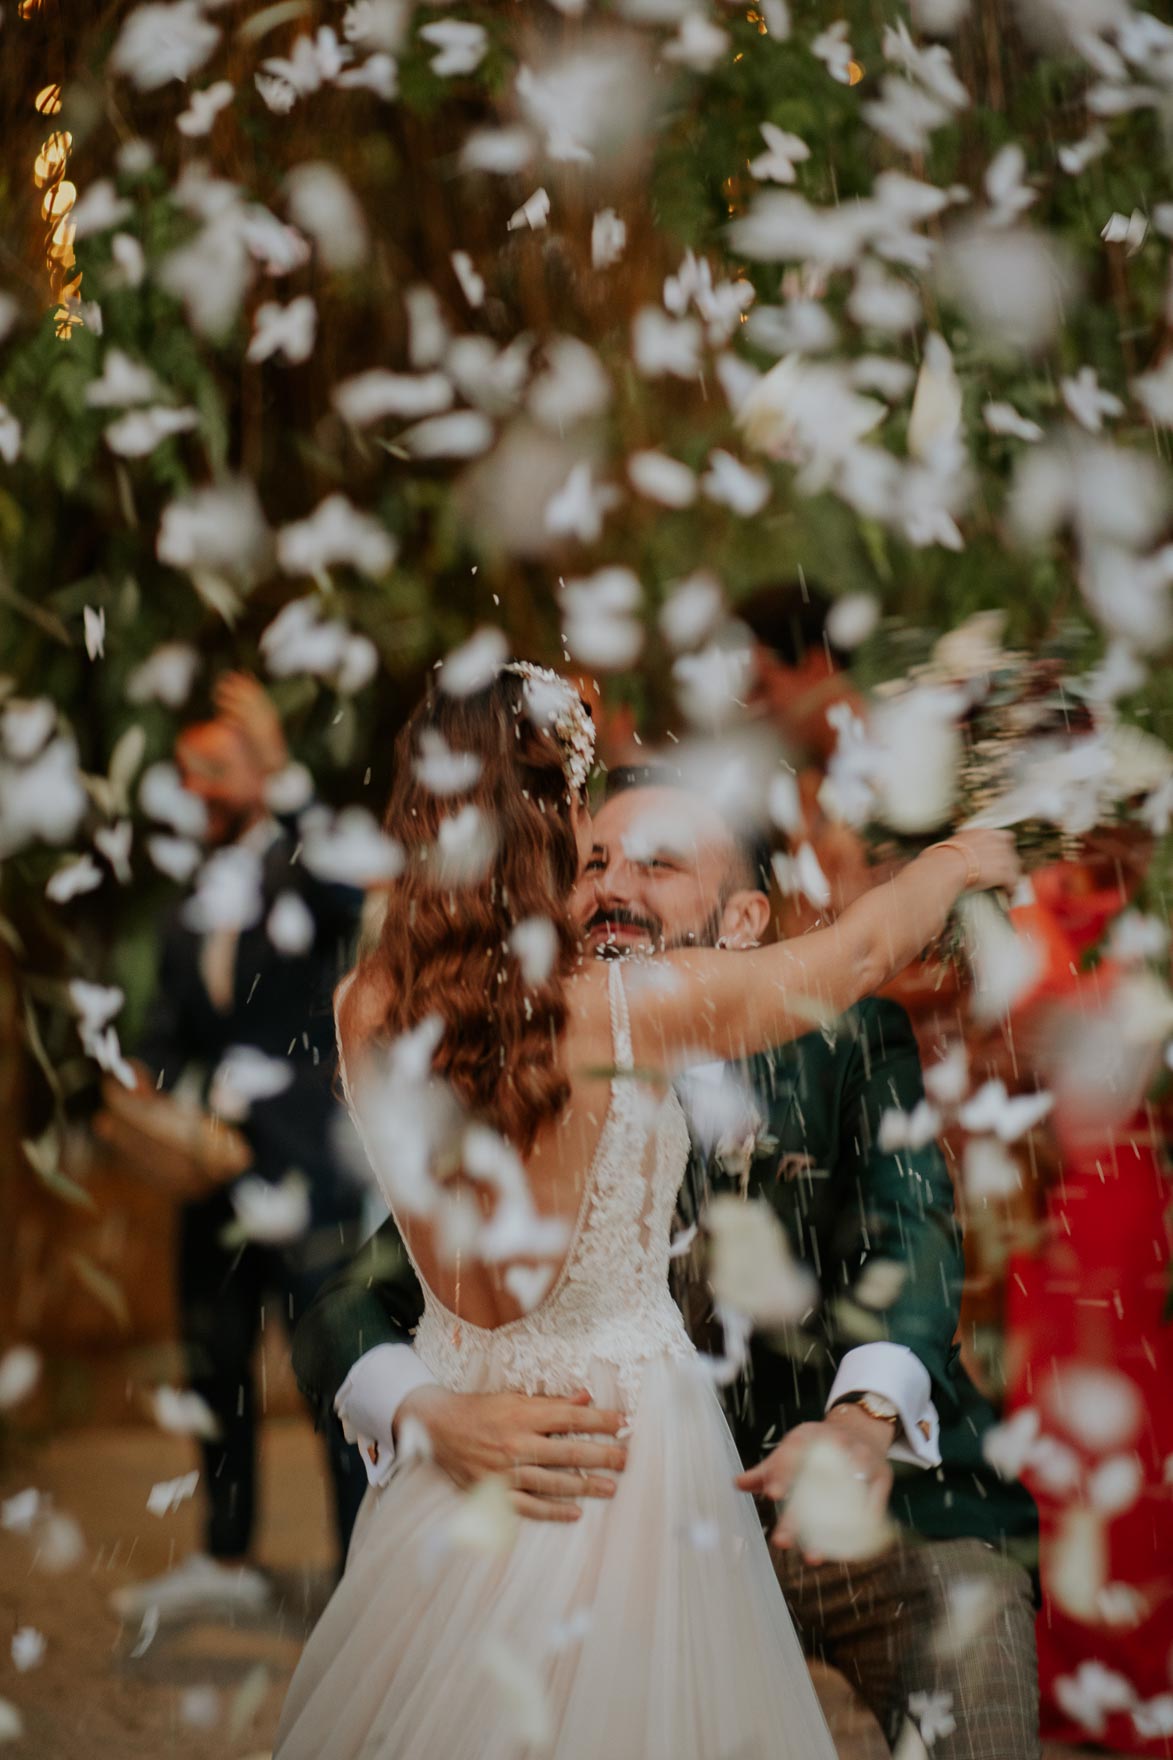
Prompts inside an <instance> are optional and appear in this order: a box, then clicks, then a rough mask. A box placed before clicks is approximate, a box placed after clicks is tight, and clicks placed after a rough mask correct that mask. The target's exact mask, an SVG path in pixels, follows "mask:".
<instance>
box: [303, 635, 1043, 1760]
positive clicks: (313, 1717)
mask: <svg viewBox="0 0 1173 1760" xmlns="http://www.w3.org/2000/svg"><path fill="white" fill-rule="evenodd" d="M593 751H594V736H593V728H592V724H591V721H590V717H589V712H588V711H587V710H586V708H585V706H584V705H583V704H582V702H581V701H580V699H579V698H578V696H577V694H576V693H575V692H574V691H573V690H572V688H571V687H570V686H569V685H568V684H567V683H566V682H565V681H564V680H562V679H560V678H558V677H557V676H556V675H555V674H553V673H549V672H545V671H544V670H542V669H539V668H536V667H532V666H530V665H528V664H526V663H514V664H512V665H509V666H506V667H504V668H503V669H502V670H501V671H500V672H499V673H498V675H497V677H496V678H495V679H494V680H493V681H492V682H491V683H490V684H488V685H487V686H485V687H484V688H482V689H480V690H477V691H475V692H473V693H471V694H465V695H456V694H453V693H452V692H447V691H445V689H444V679H443V675H442V674H441V676H440V681H439V688H438V689H437V690H436V691H435V692H434V694H432V695H430V696H429V697H428V698H427V699H426V700H425V701H424V702H423V703H422V704H421V705H420V706H419V707H418V708H417V710H416V712H415V713H414V715H413V716H412V718H411V720H410V721H409V723H408V724H407V726H406V728H405V729H404V731H403V733H402V735H401V736H400V742H399V746H398V749H397V754H396V774H395V782H394V787H393V791H392V796H391V802H390V807H389V809H388V814H387V830H388V832H389V833H390V834H391V835H392V836H393V837H395V838H396V839H397V840H398V841H399V843H400V844H401V845H402V846H403V848H404V850H405V852H406V866H405V870H404V872H403V875H402V877H401V878H400V879H399V880H398V881H397V882H396V883H395V884H394V886H393V887H392V888H391V893H390V898H389V901H388V908H387V912H386V916H385V919H384V924H383V928H382V931H381V936H380V939H379V942H378V944H377V946H376V947H375V948H374V949H373V951H372V952H370V953H369V954H368V955H367V956H366V957H365V958H363V959H362V960H360V963H359V965H358V966H357V968H356V970H355V971H354V972H353V973H352V974H351V975H350V977H349V978H348V979H346V980H345V982H344V984H343V985H342V986H341V987H340V989H339V995H338V1002H337V1013H338V1029H339V1048H340V1062H341V1068H342V1074H343V1081H344V1083H345V1084H346V1087H347V1096H348V1099H349V1100H350V1102H351V1105H352V1109H353V1111H354V1113H355V1118H356V1123H357V1124H358V1127H359V1130H360V1132H361V1134H362V1135H363V1138H364V1141H365V1144H366V1148H367V1153H368V1155H369V1157H370V1159H371V1162H372V1165H373V1168H374V1171H375V1174H376V1176H377V1177H378V1179H379V1181H380V1184H381V1185H382V1187H383V1189H384V1192H385V1195H386V1196H387V1198H388V1201H389V1203H390V1205H391V1207H392V1209H393V1211H394V1214H395V1218H396V1222H397V1224H398V1226H399V1228H400V1231H401V1233H402V1236H403V1239H404V1241H405V1243H406V1245H407V1247H408V1250H409V1252H410V1254H411V1257H412V1260H413V1262H414V1264H415V1266H416V1269H417V1271H418V1273H419V1276H420V1280H421V1282H422V1284H423V1288H424V1295H425V1310H424V1315H423V1319H422V1320H421V1322H420V1326H419V1330H418V1333H417V1335H416V1341H415V1343H416V1350H417V1353H418V1355H419V1356H420V1357H421V1359H422V1360H423V1362H424V1363H425V1364H426V1366H427V1368H428V1369H429V1370H430V1371H431V1374H432V1375H433V1376H434V1377H435V1378H436V1379H437V1380H438V1381H440V1382H441V1383H442V1384H443V1385H445V1386H447V1387H449V1388H451V1389H455V1390H459V1391H466V1392H488V1391H500V1390H505V1389H512V1390H518V1391H523V1392H527V1393H539V1392H540V1393H547V1394H557V1395H563V1396H574V1395H578V1394H580V1393H581V1390H583V1389H588V1390H589V1392H590V1395H591V1397H592V1398H593V1400H594V1401H595V1403H596V1404H597V1405H600V1406H604V1407H612V1408H615V1409H618V1410H621V1411H623V1412H624V1413H625V1414H626V1416H627V1422H628V1429H627V1436H626V1446H627V1450H628V1453H627V1461H626V1467H625V1470H624V1471H623V1473H622V1475H621V1476H619V1477H618V1478H617V1479H616V1480H615V1482H614V1493H613V1495H612V1496H611V1497H610V1498H602V1499H600V1498H590V1499H584V1500H583V1503H582V1505H581V1507H580V1508H579V1510H578V1515H577V1519H576V1520H575V1521H574V1522H573V1523H567V1524H548V1523H543V1522H526V1523H522V1524H520V1526H516V1525H515V1531H512V1530H511V1529H510V1528H509V1520H510V1513H509V1509H508V1504H507V1500H506V1498H505V1496H504V1494H502V1497H501V1500H500V1501H501V1508H500V1511H499V1513H498V1514H497V1515H496V1516H494V1514H493V1500H492V1495H491V1493H492V1487H491V1486H490V1487H489V1490H488V1492H487V1493H486V1492H485V1491H484V1490H483V1489H482V1491H481V1492H480V1493H478V1494H477V1498H478V1500H479V1501H478V1503H477V1504H476V1505H474V1504H472V1503H471V1502H470V1501H469V1500H468V1499H467V1498H466V1497H465V1495H464V1494H463V1493H462V1492H460V1491H458V1490H457V1489H456V1487H455V1486H454V1485H453V1483H452V1481H451V1480H450V1479H448V1478H447V1476H446V1475H445V1474H444V1473H443V1472H441V1471H440V1470H439V1468H438V1467H436V1466H435V1465H434V1464H433V1463H432V1462H431V1461H429V1460H428V1459H427V1458H426V1451H425V1450H418V1451H416V1452H415V1453H414V1454H412V1452H411V1450H410V1447H408V1446H406V1443H407V1439H406V1438H402V1437H401V1439H400V1443H401V1447H400V1455H401V1458H403V1464H402V1465H401V1466H400V1468H399V1470H398V1471H397V1473H396V1474H395V1476H394V1477H393V1478H392V1479H391V1480H390V1482H389V1483H388V1484H387V1485H386V1487H385V1488H384V1489H382V1490H372V1491H369V1492H368V1494H367V1498H366V1501H365V1503H364V1505H363V1508H362V1510H361V1512H360V1514H359V1518H358V1523H357V1526H356V1528H355V1532H354V1537H353V1540H352V1543H351V1548H350V1555H349V1559H348V1561H347V1567H346V1573H345V1575H344V1577H343V1579H342V1582H341V1584H340V1585H339V1587H338V1589H337V1591H336V1592H335V1594H334V1597H333V1599H332V1600H331V1602H330V1604H329V1606H328V1607H327V1609H326V1611H325V1613H324V1615H323V1617H322V1619H321V1621H320V1623H319V1624H318V1626H317V1627H316V1629H315V1631H314V1632H313V1634H312V1635H311V1637H310V1640H309V1643H308V1645H307V1647H306V1650H305V1653H304V1655H303V1657H302V1659H301V1662H300V1664H299V1666H298V1669H297V1672H296V1674H295V1675H294V1678H293V1682H292V1685H291V1687H290V1690H289V1695H288V1698H287V1700H286V1703H285V1708H284V1711H283V1714H282V1719H281V1726H280V1730H279V1733H278V1739H277V1746H276V1751H275V1760H360V1757H361V1760H522V1757H523V1756H524V1757H526V1760H529V1757H531V1756H532V1757H535V1760H536V1757H537V1756H547V1755H548V1756H554V1757H555V1760H596V1757H597V1760H602V1757H603V1756H607V1757H608V1760H669V1757H671V1760H767V1757H769V1760H833V1756H834V1747H833V1745H832V1742H831V1738H830V1735H829V1733H828V1731H827V1728H826V1725H825V1723H824V1721H823V1718H822V1715H821V1712H820V1710H819V1705H818V1701H817V1699H816V1697H815V1694H814V1691H813V1689H812V1687H811V1684H810V1680H809V1677H808V1674H807V1670H806V1665H805V1663H804V1661H803V1657H802V1653H801V1650H800V1648H799V1645H798V1642H797V1639H796V1637H795V1634H794V1631H793V1628H792V1626H791V1623H790V1618H789V1615H788V1613H787V1610H786V1606H785V1603H784V1602H783V1599H782V1594H781V1591H780V1589H779V1588H778V1585H777V1581H776V1579H775V1576H774V1571H773V1567H772V1565H771V1562H770V1557H769V1553H768V1550H767V1547H766V1543H765V1541H764V1539H763V1537H762V1533H761V1529H760V1527H759V1523H758V1518H757V1515H756V1512H755V1507H754V1504H753V1503H752V1501H751V1499H750V1498H749V1497H748V1496H746V1495H744V1494H742V1493H738V1492H737V1491H736V1490H735V1489H734V1485H733V1481H734V1478H735V1476H736V1475H737V1474H738V1473H739V1472H740V1462H739V1461H738V1458H737V1454H736V1451H735V1449H734V1446H733V1442H732V1439H731V1437H730V1435H729V1432H728V1429H727V1428H726V1425H725V1420H724V1418H723V1416H722V1413H721V1409H720V1405H719V1402H718V1398H717V1395H716V1392H715V1391H714V1387H713V1383H712V1380H711V1378H709V1377H708V1376H706V1374H705V1373H704V1372H703V1369H702V1366H701V1364H700V1360H699V1359H698V1358H697V1356H696V1354H695V1352H694V1349H693V1346H692V1344H691V1343H690V1341H689V1339H688V1337H687V1335H686V1333H685V1331H684V1327H683V1324H682V1322H681V1318H680V1315H679V1313H678V1311H677V1309H676V1307H675V1305H674V1303H673V1301H672V1298H671V1296H670V1294H669V1289H668V1275H667V1274H668V1252H669V1231H670V1227H671V1222H672V1216H673V1210H674V1206H675V1203H676V1196H677V1189H678V1187H679V1184H680V1181H681V1177H682V1174H683V1171H684V1166H685V1161H686V1157H687V1154H688V1137H687V1132H686V1127H685V1122H684V1118H683V1115H682V1112H681V1108H680V1105H679V1102H678V1100H677V1099H676V1096H675V1094H674V1092H673V1089H672V1087H671V1085H670V1084H671V1079H672V1075H673V1074H674V1072H675V1071H676V1070H678V1069H679V1068H680V1067H681V1066H682V1065H683V1064H685V1063H686V1062H688V1061H691V1062H693V1063H696V1062H699V1061H702V1060H704V1059H710V1060H711V1059H713V1058H729V1059H732V1058H738V1057H741V1056H744V1055H746V1054H747V1053H751V1052H754V1051H756V1050H759V1049H762V1048H765V1047H767V1046H770V1045H774V1044H777V1043H779V1042H780V1041H782V1040H785V1039H789V1038H793V1037H795V1036H796V1035H799V1034H802V1033H805V1032H807V1031H809V1030H810V1027H811V1025H812V1023H813V1021H814V1020H815V1019H817V1018H821V1019H827V1018H833V1017H834V1016H835V1015H836V1014H838V1013H839V1012H840V1011H842V1010H843V1009H845V1008H847V1007H849V1006H850V1005H851V1004H853V1003H854V1002H856V1001H858V1000H859V999H860V998H861V997H863V996H865V995H867V994H869V993H870V992H872V991H874V990H877V989H879V988H880V987H881V986H882V985H883V984H884V983H885V982H886V981H887V980H888V979H889V978H890V977H891V976H892V975H893V974H894V973H896V972H898V971H899V970H900V969H901V968H902V967H904V966H905V965H907V964H908V962H909V961H910V960H911V959H912V958H913V957H914V956H915V955H916V953H917V952H918V951H919V950H920V948H921V947H922V946H923V945H924V944H925V943H926V942H927V941H929V940H930V939H931V938H932V937H934V936H935V935H936V934H937V933H938V932H939V931H940V930H941V928H942V927H943V925H944V923H945V920H946V917H947V915H948V912H949V910H950V908H951V906H952V905H953V903H954V901H955V900H956V899H957V897H958V895H959V894H960V892H961V891H962V890H963V889H964V888H965V887H967V886H968V887H990V886H1001V885H1008V884H1012V882H1013V880H1014V878H1015V875H1016V871H1017V869H1016V862H1015V857H1014V853H1013V845H1012V842H1011V840H1010V838H1009V836H1008V835H1007V834H1006V833H1003V832H969V833H963V834H960V835H958V836H957V837H955V838H953V839H951V840H950V841H949V842H948V844H946V845H943V846H938V847H937V848H935V849H932V850H930V851H928V852H927V853H925V854H924V855H922V856H920V857H919V858H918V859H917V860H916V861H914V862H912V863H911V864H910V865H909V866H908V867H907V868H905V869H904V870H903V872H902V873H901V874H899V875H898V876H897V878H896V879H895V880H893V881H891V882H890V883H888V884H886V885H884V886H881V887H877V888H876V889H875V890H874V891H872V892H870V893H869V894H867V895H866V896H865V897H864V898H862V899H860V900H859V901H857V902H856V903H855V904H853V905H852V906H851V907H850V908H849V909H848V910H846V911H844V913H843V914H842V916H840V918H839V919H838V921H837V922H836V923H835V924H834V925H833V926H832V927H830V928H827V929H821V930H818V931H816V932H814V933H812V934H809V935H806V936H804V937H803V938H802V939H801V940H800V941H791V942H788V943H783V944H780V945H777V946H773V947H767V948H762V949H760V950H758V951H755V952H751V953H746V952H742V953H738V954H737V955H733V954H730V953H724V952H720V951H714V950H710V949H695V950H692V949H689V950H684V951H678V952H673V953H670V954H666V955H664V956H663V957H661V958H658V959H656V960H651V961H645V962H634V961H633V962H627V963H619V962H611V963H609V964H605V965H600V964H599V963H598V962H596V961H595V960H588V959H586V958H584V957H583V955H582V953H581V951H580V949H579V947H578V945H577V942H576V940H575V937H574V934H573V932H572V929H571V924H570V918H569V914H568V899H569V894H570V890H571V887H572V886H573V884H574V881H575V877H576V873H577V870H578V867H579V862H580V859H581V858H582V857H583V855H584V852H585V851H586V850H588V849H589V844H590V825H589V818H588V814H587V810H586V805H585V788H586V781H587V776H588V773H589V770H590V767H591V762H592V759H593ZM550 1446H551V1448H552V1449H553V1448H556V1446H557V1444H556V1441H555V1439H551V1443H550ZM404 1457H405V1458H404Z"/></svg>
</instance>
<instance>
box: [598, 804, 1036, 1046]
mask: <svg viewBox="0 0 1173 1760" xmlns="http://www.w3.org/2000/svg"><path fill="white" fill-rule="evenodd" d="M1018 874H1019V867H1018V858H1017V855H1016V854H1015V849H1014V840H1013V838H1012V837H1011V835H1010V833H1009V832H1006V831H967V832H959V833H958V834H957V836H956V837H954V838H951V839H950V840H949V841H948V843H946V844H939V845H935V846H934V847H933V848H932V849H929V850H926V851H925V852H924V854H923V855H920V856H918V857H917V858H916V860H915V861H913V862H910V863H909V864H908V866H907V867H906V868H904V869H902V870H901V872H900V873H899V874H897V875H896V877H895V878H894V879H892V880H888V881H885V882H883V884H881V885H879V886H875V887H873V888H872V890H871V891H870V892H867V893H865V894H864V895H863V897H862V898H859V899H857V900H856V901H855V902H854V904H851V905H849V906H848V908H847V909H846V910H845V911H844V912H843V913H842V915H841V916H840V917H839V918H838V919H837V921H836V922H834V923H832V924H831V925H830V926H829V927H827V928H826V929H816V930H813V931H812V932H811V933H810V934H808V935H802V936H798V937H795V938H794V939H792V940H789V941H782V942H778V943H777V944H775V945H774V946H771V947H762V948H758V949H756V950H754V951H753V952H744V953H736V954H734V953H725V952H717V951H713V950H710V949H707V948H695V949H693V948H690V949H688V950H686V951H677V952H673V953H670V954H667V955H666V956H665V957H664V958H663V959H662V960H656V961H655V962H653V963H651V964H650V965H649V966H648V967H647V968H646V972H645V973H641V975H640V977H639V979H638V980H637V979H636V975H635V973H634V972H633V974H632V977H631V978H630V979H629V980H628V982H627V985H626V990H627V996H628V1002H629V1007H630V1011H631V1025H632V1042H633V1050H634V1053H635V1061H636V1064H637V1066H652V1067H657V1066H659V1065H660V1064H661V1063H662V1062H663V1061H664V1059H665V1058H669V1059H671V1058H672V1057H674V1056H675V1055H677V1054H679V1053H681V1052H698V1051H704V1052H708V1053H709V1055H710V1056H713V1057H718V1058H723V1059H735V1058H738V1057H742V1056H746V1055H749V1054H752V1053H753V1052H755V1051H763V1050H765V1049H766V1048H767V1047H768V1046H771V1045H777V1044H780V1043H781V1042H782V1041H783V1040H786V1039H794V1038H798V1037H799V1036H800V1035H801V1034H803V1033H808V1032H810V1030H811V1029H812V1027H814V1026H816V1025H818V1024H819V1022H820V1021H822V1020H827V1019H833V1018H834V1017H835V1016H836V1015H838V1014H841V1013H842V1012H843V1010H844V1009H846V1008H850V1007H851V1005H852V1004H853V1003H855V1002H858V1001H860V999H861V998H862V997H864V996H870V995H872V994H873V993H874V992H875V991H877V990H879V989H882V988H883V986H884V985H885V984H886V983H888V981H889V979H891V978H893V977H895V975H896V973H897V972H900V971H903V969H904V967H905V966H906V965H908V963H909V961H910V960H912V959H915V957H916V955H917V954H918V953H919V952H920V951H921V949H922V948H923V947H925V946H927V945H928V943H929V942H930V941H932V940H933V939H934V938H935V937H936V936H937V935H939V934H940V932H941V930H942V929H943V928H944V926H945V922H946V919H947V917H948V915H949V912H950V910H951V909H952V908H953V905H954V904H955V903H956V901H957V899H958V898H959V896H960V895H961V893H962V892H965V891H982V890H986V889H988V888H990V887H1010V886H1013V884H1014V882H1015V881H1016V879H1017V878H1018Z"/></svg>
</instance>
